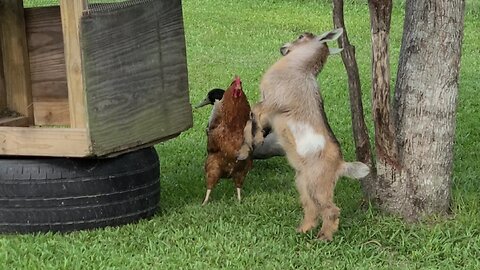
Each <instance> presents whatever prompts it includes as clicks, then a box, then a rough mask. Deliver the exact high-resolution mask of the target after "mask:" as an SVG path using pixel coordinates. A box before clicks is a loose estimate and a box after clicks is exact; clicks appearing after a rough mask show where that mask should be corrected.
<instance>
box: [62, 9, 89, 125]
mask: <svg viewBox="0 0 480 270" xmlns="http://www.w3.org/2000/svg"><path fill="white" fill-rule="evenodd" d="M86 6H87V3H86V0H60V13H61V16H62V26H63V39H64V40H63V41H64V47H65V64H66V71H67V82H68V99H69V103H70V126H71V127H72V128H77V127H78V128H84V127H86V126H87V119H86V118H87V110H86V108H85V88H84V83H83V82H84V80H83V65H82V55H81V50H80V29H79V28H80V19H81V18H82V13H83V11H84V10H85V9H86Z"/></svg>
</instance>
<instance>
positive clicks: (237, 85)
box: [230, 76, 243, 98]
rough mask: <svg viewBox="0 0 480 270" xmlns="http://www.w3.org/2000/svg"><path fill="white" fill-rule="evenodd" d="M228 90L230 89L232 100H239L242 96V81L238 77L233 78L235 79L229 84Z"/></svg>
mask: <svg viewBox="0 0 480 270" xmlns="http://www.w3.org/2000/svg"><path fill="white" fill-rule="evenodd" d="M230 88H231V89H232V97H233V98H239V97H241V96H242V95H243V89H242V81H241V80H240V77H239V76H235V79H234V80H233V82H232V83H231V84H230Z"/></svg>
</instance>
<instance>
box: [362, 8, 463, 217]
mask: <svg viewBox="0 0 480 270" xmlns="http://www.w3.org/2000/svg"><path fill="white" fill-rule="evenodd" d="M371 2H374V1H369V3H371ZM371 10H372V6H371ZM464 10H465V2H464V0H407V2H406V13H405V22H404V32H403V40H402V46H401V50H400V61H399V69H398V73H397V84H396V89H395V90H396V91H395V98H394V104H393V108H394V111H393V112H394V114H393V117H392V118H390V122H388V123H384V124H388V126H389V125H390V124H391V123H393V124H394V133H393V134H392V135H395V137H394V138H395V140H394V141H393V142H392V141H391V139H392V138H391V137H390V134H391V133H389V132H391V130H389V129H388V130H387V131H388V132H386V134H387V135H388V136H385V137H382V136H380V137H378V138H377V137H376V140H378V141H377V144H376V145H379V146H381V147H382V148H381V149H386V150H388V151H387V154H389V153H393V154H394V155H392V156H391V157H393V159H394V161H395V162H391V161H392V160H390V157H389V158H387V159H385V158H382V156H380V157H379V158H378V161H377V178H376V180H375V183H374V184H373V185H372V186H373V188H374V190H372V191H371V195H373V196H372V197H374V198H375V199H376V201H377V203H378V204H379V206H380V207H381V208H382V209H384V210H386V211H388V212H392V213H396V214H400V215H402V216H403V217H405V218H407V219H412V220H417V219H420V218H422V217H424V216H428V215H431V214H445V213H447V212H448V210H449V206H450V196H451V195H450V191H451V173H452V163H453V143H454V135H455V111H456V103H457V102H456V101H457V93H458V75H459V70H460V55H461V44H462V38H463V24H464ZM377 11H378V9H377ZM372 15H373V14H372ZM372 30H373V27H372ZM380 32H381V31H380ZM372 35H375V31H372ZM373 40H374V42H375V41H379V42H381V43H383V44H388V40H381V39H380V40H377V39H376V38H373ZM382 57H384V56H382ZM374 59H375V56H374ZM385 59H387V60H386V61H387V62H388V56H387V57H386V58H385ZM374 63H375V62H374ZM374 70H375V68H374ZM378 75H381V76H385V78H384V79H385V80H387V79H388V81H389V76H387V75H386V74H384V73H383V74H382V73H379V74H378ZM374 76H375V73H374ZM376 83H378V81H375V80H374V84H376ZM382 83H383V82H382ZM381 87H382V88H383V89H384V91H381V93H382V95H384V94H387V93H388V92H387V91H386V90H385V89H386V86H385V85H381ZM374 92H375V88H374ZM387 97H388V96H382V97H381V98H379V99H380V100H382V101H383V104H381V106H384V105H385V104H388V102H386V101H385V100H386V99H387ZM374 98H375V95H374ZM374 103H375V101H374ZM386 108H387V109H385V108H380V109H379V107H378V106H377V107H375V106H374V111H375V110H380V112H382V113H381V115H383V116H385V115H386V114H388V108H389V107H388V106H387V107H386ZM374 115H375V114H374ZM382 120H384V119H383V118H380V121H382ZM392 120H393V121H392ZM375 121H378V119H377V118H375ZM380 151H383V150H380ZM377 154H378V150H377Z"/></svg>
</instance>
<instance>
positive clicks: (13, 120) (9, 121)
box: [0, 116, 28, 127]
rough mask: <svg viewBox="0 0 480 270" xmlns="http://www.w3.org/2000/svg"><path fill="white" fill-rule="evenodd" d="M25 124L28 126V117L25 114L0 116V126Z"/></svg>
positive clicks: (21, 125) (22, 125) (20, 125)
mask: <svg viewBox="0 0 480 270" xmlns="http://www.w3.org/2000/svg"><path fill="white" fill-rule="evenodd" d="M26 126H28V118H27V117H25V116H15V117H7V118H0V127H26Z"/></svg>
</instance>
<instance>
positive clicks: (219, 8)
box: [0, 0, 480, 269]
mask: <svg viewBox="0 0 480 270" xmlns="http://www.w3.org/2000/svg"><path fill="white" fill-rule="evenodd" d="M345 2H346V7H345V13H346V14H345V19H346V23H347V29H348V31H349V36H350V40H351V42H352V43H353V44H354V45H355V46H356V49H357V57H358V59H357V60H358V62H359V67H360V73H361V80H362V87H363V89H364V92H365V93H364V103H365V107H366V114H367V121H368V125H369V128H370V130H372V125H371V115H370V109H369V107H370V99H369V96H370V95H369V89H370V83H369V81H370V80H369V78H370V30H369V17H368V16H369V13H368V7H367V5H366V4H365V2H366V1H359V0H347V1H345ZM394 2H395V7H394V14H393V18H392V31H391V32H392V33H391V35H392V36H391V53H392V56H391V59H392V70H394V71H395V70H396V66H397V60H398V59H397V58H398V53H399V47H400V41H401V34H402V16H403V7H402V4H401V2H402V1H394ZM31 3H35V2H32V1H31ZM330 10H331V6H330V1H326V0H323V1H306V0H304V1H293V0H291V1H287V0H283V1H279V0H276V1H275V0H264V1H254V0H251V1H233V0H223V1H222V0H203V1H193V0H184V19H185V28H186V39H187V53H188V68H189V83H190V93H191V101H192V103H196V102H199V101H200V100H201V99H202V98H203V97H204V95H205V94H206V92H207V91H208V90H209V89H210V88H213V87H225V86H227V85H228V84H229V83H230V81H231V79H232V78H233V76H234V75H235V74H239V75H240V76H241V77H242V80H243V85H244V88H245V89H246V93H247V95H248V96H249V98H250V99H251V100H252V102H253V101H254V100H256V99H257V98H258V91H257V86H258V83H259V80H260V77H261V75H262V73H263V72H264V71H265V69H266V68H267V67H268V66H269V65H270V64H272V63H273V62H274V61H275V60H276V59H277V58H278V57H279V52H278V50H279V46H280V45H281V44H282V43H283V42H285V41H288V40H290V39H292V38H294V37H296V36H297V35H298V33H300V32H302V31H305V30H307V31H313V32H320V31H326V30H328V29H331V25H332V23H331V21H332V19H331V11H330ZM478 29H480V5H479V4H478V1H477V0H470V1H467V12H466V23H465V38H464V46H463V48H464V49H463V58H462V72H461V78H460V91H459V103H458V117H457V134H456V146H455V163H454V175H453V178H454V183H453V202H454V205H453V212H454V214H453V216H452V217H451V218H449V219H442V218H439V219H438V220H436V222H432V223H429V224H415V225H408V224H405V223H403V222H402V220H400V219H398V218H395V217H391V216H385V215H383V214H381V213H380V212H377V211H376V210H375V209H373V208H368V209H364V208H362V207H361V199H362V194H361V189H360V186H359V184H358V183H357V182H355V181H353V180H346V179H344V180H341V181H340V182H339V184H338V186H337V189H336V202H337V204H338V205H339V207H341V208H342V216H341V225H340V230H339V232H338V233H337V234H336V235H335V239H334V241H333V242H332V243H323V242H319V241H316V240H315V239H314V236H315V234H314V233H311V234H307V235H299V234H296V233H295V230H294V229H295V227H296V225H297V223H298V222H299V220H300V218H301V207H300V205H299V203H298V195H297V192H296V191H295V187H294V183H293V172H292V170H291V169H290V167H289V166H288V164H287V163H286V162H285V160H284V159H283V158H274V159H270V160H265V161H258V162H256V163H255V167H254V169H253V170H252V171H251V173H250V174H249V176H248V178H247V180H246V183H245V187H244V201H243V203H241V204H239V203H237V202H235V200H234V189H233V185H232V184H231V183H230V182H228V181H224V182H221V183H220V184H219V185H218V187H217V188H216V189H215V190H214V193H213V198H212V201H211V203H210V204H209V205H208V206H206V207H201V206H200V203H201V201H202V199H203V196H204V192H205V190H204V179H203V162H204V159H205V156H206V150H205V148H206V137H205V132H204V128H205V125H206V121H207V118H208V115H209V113H210V111H209V109H206V108H204V109H201V110H196V111H194V127H193V128H192V129H190V130H188V131H187V132H185V133H183V134H182V135H181V136H179V137H178V138H176V139H174V140H171V141H168V142H166V143H163V144H161V145H158V146H157V149H158V152H159V154H160V158H161V166H162V178H161V184H162V187H163V190H162V202H161V211H160V212H159V213H158V215H156V216H155V217H154V218H152V219H150V220H144V221H141V222H140V223H138V224H132V225H127V226H122V227H118V228H106V229H99V230H93V231H84V232H75V233H70V234H66V235H62V234H38V235H19V236H0V269H54V268H55V269H108V268H120V269H218V268H226V269H293V268H295V269H312V268H319V269H321V268H322V267H325V269H332V268H336V269H419V268H421V269H458V268H464V269H480V259H479V258H480V210H479V209H480V195H479V194H480V181H479V180H480V179H479V175H480V165H479V161H480V158H479V154H478V153H479V152H480V132H479V131H478V128H477V122H478V119H479V116H480V111H479V108H480V99H478V98H477V89H478V83H479V78H480V77H479V74H480V57H479V55H480V35H478ZM393 77H394V76H393ZM319 80H320V84H321V88H322V91H323V95H324V97H325V100H326V110H327V114H328V117H329V120H330V124H331V126H332V128H333V129H334V131H335V133H336V135H337V136H338V139H339V140H340V142H341V144H342V148H343V151H344V153H345V156H346V158H347V159H353V157H354V148H353V140H352V135H351V126H350V113H349V106H348V91H347V83H346V75H345V71H344V69H343V66H342V63H341V61H340V58H339V57H332V58H331V59H330V61H329V63H328V64H327V66H326V68H325V70H324V72H323V73H322V74H321V75H320V79H319Z"/></svg>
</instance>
